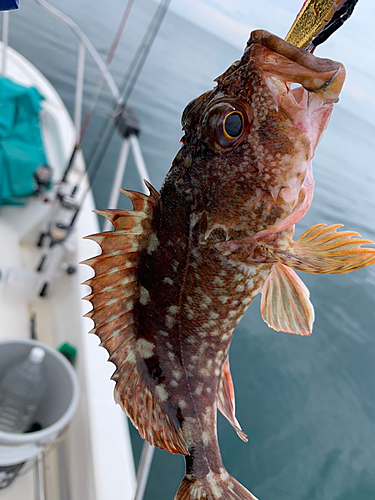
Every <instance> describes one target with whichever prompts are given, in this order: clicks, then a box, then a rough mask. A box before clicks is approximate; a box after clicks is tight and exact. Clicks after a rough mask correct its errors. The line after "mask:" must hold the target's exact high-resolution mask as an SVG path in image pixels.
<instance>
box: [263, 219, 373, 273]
mask: <svg viewBox="0 0 375 500" xmlns="http://www.w3.org/2000/svg"><path fill="white" fill-rule="evenodd" d="M339 227H342V224H334V225H331V226H327V225H326V224H317V225H315V226H312V227H311V228H310V229H308V230H307V231H305V232H304V233H303V234H302V235H301V236H300V237H299V238H298V240H297V241H291V242H290V245H289V246H285V245H283V246H282V247H277V248H276V247H274V246H272V245H268V244H267V243H265V244H264V245H262V246H263V249H264V250H265V251H266V252H267V253H268V255H269V256H270V257H273V258H274V259H275V260H277V261H279V262H281V263H282V264H285V265H286V266H288V267H291V268H293V269H297V270H298V271H304V272H305V273H313V274H344V273H349V272H351V271H355V270H357V269H361V268H362V267H365V266H369V265H370V264H374V263H375V248H362V245H374V244H375V243H374V242H373V241H371V240H367V239H364V238H362V237H361V235H360V234H359V233H355V232H353V231H340V232H337V229H338V228H339Z"/></svg>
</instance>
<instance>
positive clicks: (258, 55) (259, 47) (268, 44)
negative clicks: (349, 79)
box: [245, 30, 345, 102]
mask: <svg viewBox="0 0 375 500" xmlns="http://www.w3.org/2000/svg"><path fill="white" fill-rule="evenodd" d="M248 51H249V52H248ZM245 52H248V53H249V55H250V57H253V58H254V61H255V62H256V63H258V64H259V65H260V68H262V69H263V70H264V71H265V72H270V73H271V74H274V75H275V76H279V77H280V78H281V79H282V80H284V81H286V82H290V83H293V82H295V83H299V84H301V85H302V86H303V87H304V88H305V89H306V90H307V91H309V92H317V93H320V94H321V95H322V96H324V97H326V98H329V99H332V100H334V101H336V102H337V98H338V96H339V94H340V92H341V89H342V86H343V84H344V81H345V68H344V66H343V65H342V64H341V63H339V62H337V61H332V60H331V59H324V58H320V57H316V56H314V55H313V54H311V53H310V52H307V51H306V50H304V49H301V48H298V47H295V46H294V45H292V44H291V43H289V42H286V41H285V40H283V39H282V38H279V37H278V36H276V35H273V34H272V33H269V32H268V31H265V30H256V31H253V32H252V33H251V35H250V39H249V42H248V45H247V49H246V51H245ZM247 57H249V56H247ZM327 88H328V91H326V89H327Z"/></svg>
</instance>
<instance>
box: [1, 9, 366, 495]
mask: <svg viewBox="0 0 375 500" xmlns="http://www.w3.org/2000/svg"><path fill="white" fill-rule="evenodd" d="M55 5H56V6H57V7H59V8H61V9H63V10H64V12H65V13H67V14H68V15H71V16H72V17H73V19H74V20H75V21H76V22H77V23H78V24H79V25H80V26H81V27H82V29H83V30H84V31H85V33H86V34H87V35H88V36H89V38H90V39H91V40H92V41H93V42H94V45H95V47H96V48H97V49H98V50H99V51H101V52H102V53H103V55H105V54H106V50H108V48H109V46H110V44H111V41H112V39H113V36H114V33H115V31H116V29H117V26H118V23H119V19H120V16H121V15H122V12H123V9H124V3H123V2H121V1H120V0H114V1H112V2H111V8H110V9H108V7H107V6H108V3H106V2H102V1H99V0H94V1H93V0H91V1H88V0H82V1H80V2H75V1H73V0H66V1H65V2H57V1H56V2H55ZM155 8H156V4H155V3H153V2H151V1H150V0H137V1H136V2H135V3H134V6H133V9H132V12H131V16H130V19H129V23H128V24H127V26H126V28H125V31H124V35H123V39H122V41H121V43H120V46H119V48H118V51H117V53H116V57H115V60H114V63H113V65H112V68H111V69H112V71H113V74H114V77H115V79H116V82H117V83H118V84H120V83H121V80H122V78H123V76H124V74H125V71H126V69H127V67H128V64H129V62H130V60H131V58H132V56H133V54H134V51H135V49H136V48H137V46H138V44H139V42H140V40H141V37H142V36H143V33H144V31H145V29H146V27H147V24H148V22H149V21H150V19H151V16H152V14H153V12H154V11H155ZM249 8H251V5H250V7H249ZM262 27H265V28H267V26H262ZM278 34H279V35H281V36H282V35H283V34H282V33H278ZM30 40H32V43H30ZM10 43H11V45H12V46H13V47H14V48H16V49H17V50H19V51H20V52H21V53H23V54H24V55H25V56H26V57H28V58H29V59H30V60H31V61H32V62H34V64H36V66H37V67H38V68H39V69H40V70H41V71H42V72H43V73H44V74H45V75H46V76H47V77H48V78H49V80H50V81H51V82H52V83H53V85H54V86H55V87H56V89H57V90H58V92H59V93H60V95H61V96H62V98H63V99H64V101H65V103H66V105H67V107H68V109H69V111H70V112H72V110H73V102H74V84H75V64H76V55H77V43H76V41H75V39H74V38H73V37H72V36H71V35H70V32H69V30H68V28H66V27H64V26H61V25H59V23H58V22H57V21H56V20H54V19H52V18H51V17H49V16H48V15H47V14H45V13H44V12H43V11H42V10H41V9H40V8H39V7H38V6H37V5H36V4H34V3H32V2H26V1H24V2H21V9H20V10H19V11H18V12H15V13H12V15H11V26H10ZM245 43H246V40H244V45H245ZM358 50H360V48H358ZM319 55H321V56H324V55H325V54H324V49H323V48H321V49H320V52H319ZM240 56H241V51H240V50H238V49H236V48H235V47H232V46H230V45H229V44H227V43H225V42H223V41H221V40H219V39H218V38H215V37H214V36H212V35H210V34H208V33H206V32H204V31H203V30H201V29H199V28H197V27H196V26H194V25H192V24H190V23H189V22H187V21H186V20H184V19H181V18H180V17H178V16H177V15H175V14H173V13H171V12H169V13H168V14H167V16H166V18H165V21H164V23H163V26H162V28H161V30H160V34H159V36H158V38H157V40H156V42H155V44H154V46H153V47H152V50H151V53H150V56H149V58H148V60H147V62H146V65H145V67H144V69H143V71H142V74H141V76H140V78H139V80H138V83H137V86H136V87H135V89H134V91H133V93H132V96H131V99H130V105H131V106H133V107H134V109H135V110H136V111H137V113H138V115H139V117H140V119H141V123H142V134H141V136H140V142H141V147H142V150H143V153H144V157H145V161H146V164H147V167H148V169H149V172H150V177H151V181H152V183H153V185H154V186H155V187H156V188H160V185H161V182H162V180H163V178H164V176H165V174H166V172H167V171H168V170H169V168H170V165H171V162H172V159H173V157H174V155H175V153H176V152H177V151H178V149H179V139H180V137H181V135H182V133H181V127H180V117H181V113H182V110H183V108H184V107H185V105H186V104H187V103H188V102H189V101H190V100H191V99H192V98H194V97H196V96H198V95H199V94H201V93H202V92H204V91H206V90H208V89H210V88H212V86H213V81H212V80H213V79H214V78H215V77H216V76H218V75H219V74H220V73H222V72H223V71H224V70H225V69H226V68H227V67H228V66H229V65H230V64H231V63H232V62H233V61H234V60H236V59H238V58H239V57H240ZM342 61H343V62H344V63H345V54H342ZM348 78H350V75H348ZM97 81H98V72H97V70H96V68H95V67H94V64H93V63H92V61H91V60H90V57H89V56H87V57H86V73H85V84H86V87H85V88H86V92H85V105H86V106H87V104H88V103H89V101H90V97H91V93H92V92H93V91H94V90H95V88H96V85H97ZM367 90H368V91H369V92H370V89H367ZM110 103H111V97H110V94H109V92H108V91H107V90H105V91H104V92H103V95H102V97H101V99H100V102H99V104H98V106H97V108H96V111H95V116H94V118H93V120H92V121H91V122H90V125H89V128H88V131H87V134H86V135H85V138H84V142H83V145H84V151H85V155H86V157H88V156H89V155H90V151H91V148H92V144H93V143H94V140H95V138H96V136H97V133H98V131H99V130H100V129H101V127H102V124H103V122H104V120H105V119H106V117H107V112H108V107H109V105H110ZM374 137H375V128H374V126H373V125H371V124H369V123H366V122H365V121H364V120H362V119H361V118H360V117H359V116H356V115H354V114H351V113H349V112H348V111H347V110H346V109H345V108H344V107H343V106H341V105H340V104H338V105H337V106H336V108H335V111H334V114H333V117H332V120H331V122H330V125H329V127H328V130H327V132H326V134H325V137H324V139H323V141H322V143H321V144H320V146H319V147H318V150H317V153H316V157H315V160H314V162H313V166H314V178H315V181H316V188H315V197H314V201H313V204H312V207H311V209H310V210H309V212H308V214H307V215H306V216H305V217H304V219H303V220H302V221H301V222H300V223H299V224H298V226H297V230H296V233H297V235H299V234H301V233H302V232H303V231H304V230H305V229H307V228H308V227H310V226H311V225H313V224H317V223H321V222H324V223H327V224H331V223H342V224H345V226H346V228H348V229H352V230H357V231H359V232H360V233H361V234H362V235H363V236H364V237H368V238H372V239H375V221H374V214H375V168H374V163H375V162H374V157H375V145H374ZM119 144H120V139H119V137H118V135H117V134H115V135H114V137H113V139H112V141H111V144H110V148H109V151H108V153H107V155H106V156H105V159H104V162H103V165H102V167H101V169H100V170H99V173H98V175H97V176H96V178H95V181H94V183H93V188H94V193H95V199H96V203H97V206H98V208H104V207H106V206H107V202H108V198H109V191H110V185H111V182H112V178H113V174H114V170H115V165H116V161H117V155H118V151H119ZM124 187H126V188H130V189H140V187H141V185H140V181H139V179H138V175H137V173H136V171H135V169H134V165H132V162H130V165H129V168H128V170H127V172H126V174H125V178H124ZM120 203H121V206H124V207H125V206H126V207H129V205H127V204H126V203H127V202H126V199H125V197H122V198H121V199H120ZM301 277H302V279H303V281H304V282H305V283H306V285H307V286H308V288H309V290H310V292H311V300H312V303H313V304H314V307H315V313H316V320H315V324H314V331H313V334H312V336H311V337H308V338H302V337H298V336H295V335H290V334H283V333H279V332H275V331H272V330H270V329H268V328H267V326H266V325H265V324H264V322H263V321H262V319H261V317H260V311H259V298H258V299H256V300H255V301H254V302H253V303H252V304H251V306H250V308H249V310H248V312H247V313H246V315H245V317H244V318H243V320H242V321H241V323H240V325H239V326H238V328H237V330H236V332H235V334H234V337H233V342H232V346H231V351H230V356H231V368H232V375H233V379H234V384H235V389H236V410H237V416H238V419H239V421H240V423H241V424H242V427H243V429H244V431H245V432H246V433H247V434H248V435H249V442H248V443H247V444H245V443H243V442H242V441H240V440H239V439H238V437H237V436H236V434H235V432H234V431H233V429H232V428H231V427H230V426H229V424H227V422H226V421H224V419H223V418H221V416H219V422H218V427H219V440H220V446H221V449H222V454H223V460H224V464H225V466H226V467H227V469H228V471H229V472H230V473H231V474H232V475H234V476H235V477H236V478H237V479H238V480H239V481H241V482H242V483H243V484H244V485H245V486H246V487H248V488H249V489H251V491H253V492H254V493H255V494H256V495H257V496H258V497H259V498H260V499H261V500H275V499H276V498H277V500H352V499H353V498H355V499H358V500H373V499H374V498H375V432H374V429H375V396H374V393H375V392H374V381H375V362H374V360H375V326H374V325H375V266H373V267H370V268H366V269H363V270H361V271H357V272H355V273H351V274H347V275H339V276H330V275H327V276H318V275H307V274H301ZM132 438H133V443H134V449H135V454H136V459H138V457H139V451H140V446H141V441H140V439H139V438H138V436H137V433H136V431H133V430H132ZM183 470H184V467H183V460H182V458H181V457H178V456H171V455H169V454H168V453H166V452H163V451H160V450H156V454H155V458H154V461H153V466H152V469H151V475H150V481H149V483H148V486H147V490H146V495H145V499H146V500H159V499H160V500H165V499H168V498H169V499H172V498H173V496H174V494H175V492H176V490H177V487H178V484H179V482H180V480H181V478H182V475H183Z"/></svg>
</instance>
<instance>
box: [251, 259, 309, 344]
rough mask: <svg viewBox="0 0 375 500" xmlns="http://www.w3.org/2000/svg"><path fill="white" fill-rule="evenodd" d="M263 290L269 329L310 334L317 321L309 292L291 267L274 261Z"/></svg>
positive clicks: (262, 306)
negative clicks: (315, 320)
mask: <svg viewBox="0 0 375 500" xmlns="http://www.w3.org/2000/svg"><path fill="white" fill-rule="evenodd" d="M261 293H262V300H261V303H260V310H261V313H262V318H263V319H264V321H265V322H266V323H267V325H268V326H269V327H270V328H273V329H274V330H277V331H278V332H280V331H282V332H287V333H296V334H298V335H310V333H311V331H312V325H313V322H314V308H313V305H312V304H311V302H310V300H309V297H310V293H309V291H308V289H307V287H306V285H305V284H304V283H303V282H302V280H301V279H300V278H299V277H298V276H297V274H296V273H295V272H294V271H293V270H292V269H289V268H288V267H287V266H284V265H283V264H280V263H277V264H275V266H274V267H273V269H272V271H271V273H270V275H269V276H268V278H267V280H266V282H265V283H264V285H263V288H262V290H261Z"/></svg>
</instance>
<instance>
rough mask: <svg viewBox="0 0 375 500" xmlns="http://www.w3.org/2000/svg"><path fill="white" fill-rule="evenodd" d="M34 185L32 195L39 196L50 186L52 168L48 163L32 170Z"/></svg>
mask: <svg viewBox="0 0 375 500" xmlns="http://www.w3.org/2000/svg"><path fill="white" fill-rule="evenodd" d="M34 181H35V183H36V187H35V190H34V196H41V195H42V194H43V193H44V192H45V191H47V190H48V189H50V187H51V186H52V168H51V167H50V166H49V165H45V164H41V165H39V167H38V168H37V169H36V170H35V172H34Z"/></svg>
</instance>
